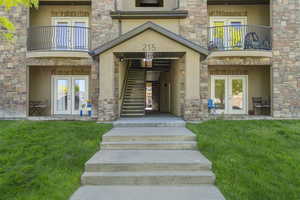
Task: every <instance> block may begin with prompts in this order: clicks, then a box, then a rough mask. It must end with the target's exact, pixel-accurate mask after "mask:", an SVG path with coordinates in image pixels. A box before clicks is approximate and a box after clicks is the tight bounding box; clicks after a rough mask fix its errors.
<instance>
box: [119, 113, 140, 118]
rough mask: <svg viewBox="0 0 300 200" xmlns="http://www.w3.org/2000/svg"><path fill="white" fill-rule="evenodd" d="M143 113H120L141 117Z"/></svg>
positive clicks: (122, 115)
mask: <svg viewBox="0 0 300 200" xmlns="http://www.w3.org/2000/svg"><path fill="white" fill-rule="evenodd" d="M142 116H145V113H122V114H121V117H142Z"/></svg>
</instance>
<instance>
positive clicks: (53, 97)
mask: <svg viewBox="0 0 300 200" xmlns="http://www.w3.org/2000/svg"><path fill="white" fill-rule="evenodd" d="M57 80H67V81H68V94H67V102H68V109H67V110H66V111H64V112H63V111H61V112H57V110H56V107H57V102H56V101H57ZM71 84H72V83H71V77H70V76H61V75H55V76H52V77H51V111H52V114H54V115H59V114H70V113H71V107H70V102H71V97H70V93H71V91H72V86H71Z"/></svg>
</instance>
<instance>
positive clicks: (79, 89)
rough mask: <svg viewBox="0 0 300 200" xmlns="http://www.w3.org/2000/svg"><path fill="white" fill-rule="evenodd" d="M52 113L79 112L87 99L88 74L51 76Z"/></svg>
mask: <svg viewBox="0 0 300 200" xmlns="http://www.w3.org/2000/svg"><path fill="white" fill-rule="evenodd" d="M52 96H53V103H52V105H53V113H54V114H79V113H80V110H81V108H82V106H83V105H85V104H86V103H87V100H88V76H53V77H52Z"/></svg>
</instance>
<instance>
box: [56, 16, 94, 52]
mask: <svg viewBox="0 0 300 200" xmlns="http://www.w3.org/2000/svg"><path fill="white" fill-rule="evenodd" d="M52 23H53V26H54V31H53V32H54V33H53V34H54V40H53V42H54V45H53V46H54V48H55V49H56V50H88V45H89V44H88V37H89V35H88V33H89V32H88V26H89V25H88V18H86V17H78V18H72V17H54V18H53V20H52Z"/></svg>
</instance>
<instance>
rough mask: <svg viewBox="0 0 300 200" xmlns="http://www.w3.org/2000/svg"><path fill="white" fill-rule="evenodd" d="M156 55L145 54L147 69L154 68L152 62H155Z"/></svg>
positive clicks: (151, 53)
mask: <svg viewBox="0 0 300 200" xmlns="http://www.w3.org/2000/svg"><path fill="white" fill-rule="evenodd" d="M153 55H154V53H153V52H145V59H144V62H145V67H146V68H152V60H153V57H154V56H153Z"/></svg>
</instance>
